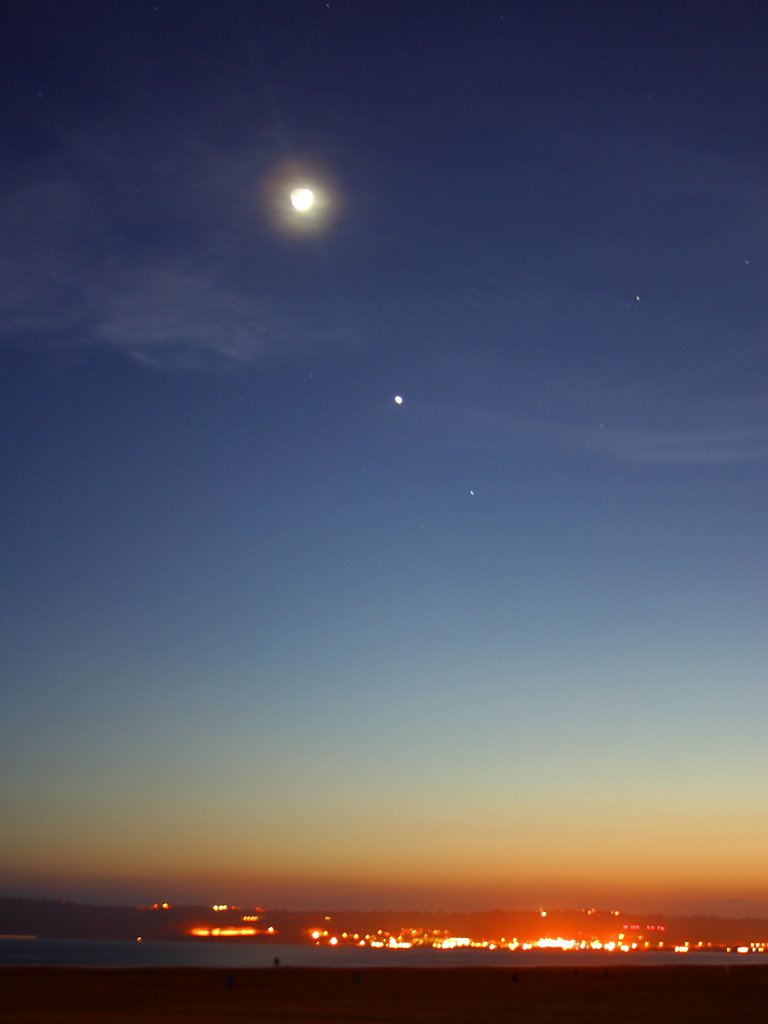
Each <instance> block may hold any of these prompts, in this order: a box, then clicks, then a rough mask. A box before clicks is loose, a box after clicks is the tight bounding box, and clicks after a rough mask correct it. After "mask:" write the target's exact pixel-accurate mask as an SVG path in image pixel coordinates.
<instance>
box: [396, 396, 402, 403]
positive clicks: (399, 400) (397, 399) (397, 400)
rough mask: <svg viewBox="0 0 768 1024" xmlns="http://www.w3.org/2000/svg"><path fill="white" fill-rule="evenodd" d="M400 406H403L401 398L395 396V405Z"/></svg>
mask: <svg viewBox="0 0 768 1024" xmlns="http://www.w3.org/2000/svg"><path fill="white" fill-rule="evenodd" d="M402 404H403V396H402V395H395V405H402Z"/></svg>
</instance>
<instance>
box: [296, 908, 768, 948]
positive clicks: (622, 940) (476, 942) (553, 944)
mask: <svg viewBox="0 0 768 1024" xmlns="http://www.w3.org/2000/svg"><path fill="white" fill-rule="evenodd" d="M543 916H545V915H544V914H542V917H543ZM625 927H627V928H633V929H636V928H638V927H639V926H637V925H627V926H625ZM647 927H648V928H649V929H651V928H652V929H654V930H658V931H664V925H648V926H647ZM308 936H309V938H310V939H311V940H312V942H314V944H315V945H316V946H368V947H370V948H371V949H411V948H414V947H428V948H430V949H441V950H443V949H488V950H491V951H492V950H496V949H507V950H510V951H511V952H517V951H518V950H520V951H522V952H528V951H529V950H534V949H538V950H559V951H561V952H569V951H571V950H581V951H585V950H586V951H596V952H597V951H599V952H604V953H632V952H637V951H645V950H666V951H667V952H670V951H674V952H675V953H683V954H685V953H689V952H692V951H697V950H698V951H704V950H706V951H711V950H723V951H725V952H728V953H730V952H737V953H766V952H768V942H752V943H750V944H749V945H745V946H736V947H731V946H715V945H713V944H712V943H711V942H707V943H705V942H698V943H691V942H685V943H683V944H681V945H675V946H665V943H664V941H663V940H657V941H655V942H651V941H650V940H647V939H645V940H642V939H641V940H640V941H638V940H634V939H631V938H629V937H627V935H626V933H625V932H619V933H618V935H617V937H616V939H609V940H608V941H603V940H602V939H598V938H590V939H584V938H579V939H572V938H563V936H561V935H559V936H557V938H553V937H551V936H544V937H542V938H539V939H534V940H531V941H520V940H519V939H517V938H512V939H507V938H506V937H502V938H500V939H472V938H469V936H466V935H450V934H448V932H446V931H439V930H437V929H435V930H433V931H425V930H422V929H419V928H404V929H402V930H401V931H400V932H399V933H397V934H393V933H391V932H388V931H386V930H384V929H379V930H378V931H377V932H375V933H366V934H361V933H358V932H341V934H340V935H334V934H332V933H331V932H329V931H328V929H327V928H313V929H311V930H310V931H309V932H308Z"/></svg>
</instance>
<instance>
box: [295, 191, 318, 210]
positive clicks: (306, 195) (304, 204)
mask: <svg viewBox="0 0 768 1024" xmlns="http://www.w3.org/2000/svg"><path fill="white" fill-rule="evenodd" d="M314 205H315V193H314V192H313V191H312V189H311V188H305V187H302V188H295V189H294V190H293V191H292V192H291V206H292V207H293V208H294V210H296V212H297V213H307V212H308V211H309V210H311V209H312V207H313V206H314Z"/></svg>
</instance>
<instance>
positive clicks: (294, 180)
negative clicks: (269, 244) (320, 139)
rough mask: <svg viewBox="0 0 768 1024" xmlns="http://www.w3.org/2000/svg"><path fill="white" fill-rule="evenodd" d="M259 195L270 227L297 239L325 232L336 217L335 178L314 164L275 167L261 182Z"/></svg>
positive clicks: (286, 163) (294, 162) (288, 162)
mask: <svg viewBox="0 0 768 1024" xmlns="http://www.w3.org/2000/svg"><path fill="white" fill-rule="evenodd" d="M262 196H263V202H264V207H265V210H266V213H267V216H268V217H269V219H270V220H271V222H272V225H273V227H274V228H276V229H277V230H278V231H279V232H280V233H281V234H285V235H294V236H296V237H297V238H300V237H302V236H306V235H313V234H317V233H318V232H324V231H327V230H328V228H330V227H331V225H332V224H333V223H334V222H335V220H336V219H337V217H338V215H339V208H340V201H341V196H340V193H339V189H338V188H337V187H336V186H335V184H334V176H333V174H332V173H330V172H329V171H328V169H327V168H324V167H322V166H320V165H318V163H317V161H309V160H308V161H303V160H302V161H299V160H285V161H283V162H282V163H280V164H277V165H276V166H275V167H273V168H272V170H271V171H270V172H269V173H268V174H267V175H266V177H265V178H264V179H263V180H262Z"/></svg>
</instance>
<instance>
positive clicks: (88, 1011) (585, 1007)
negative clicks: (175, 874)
mask: <svg viewBox="0 0 768 1024" xmlns="http://www.w3.org/2000/svg"><path fill="white" fill-rule="evenodd" d="M767 1005H768V965H754V964H752V965H750V964H734V965H732V966H714V965H713V966H707V965H695V966H690V965H687V964H686V965H680V966H677V965H660V966H656V967H650V966H648V967H635V966H624V965H621V964H616V965H610V966H606V967H581V966H579V967H569V966H567V965H564V966H541V967H524V968H499V967H436V968H430V967H388V968H377V967H366V968H361V969H356V968H350V967H331V968H328V967H277V968H275V967H271V968H253V969H251V968H232V969H227V968H222V967H203V968H197V967H196V968H189V967H129V968H125V967H120V968H113V967H79V966H57V967H51V966H38V965H24V966H14V967H2V966H0V1024H43V1022H45V1021H51V1022H53V1024H55V1022H56V1021H60V1022H61V1024H80V1022H83V1024H85V1022H89V1021H90V1022H93V1021H94V1020H97V1019H98V1020H99V1021H100V1022H104V1024H128V1022H129V1021H138V1022H141V1021H145V1022H147V1024H150V1022H151V1024H157V1022H159V1021H162V1020H169V1019H182V1018H183V1019H184V1022H185V1024H213V1022H214V1021H220V1020H221V1019H223V1018H224V1017H226V1019H231V1020H238V1019H240V1020H243V1021H254V1022H270V1021H281V1020H290V1021H292V1022H297V1024H319V1022H320V1021H324V1022H327V1021H328V1020H329V1019H332V1020H334V1021H339V1022H347V1024H356V1022H363V1021H365V1022H366V1024H377V1022H379V1021H381V1022H385V1021H386V1022H403V1024H404V1022H406V1021H413V1020H416V1019H418V1020H423V1021H430V1020H434V1021H438V1020H439V1021H440V1022H442V1024H451V1022H459V1021H473V1022H477V1024H495V1022H497V1021H509V1022H511V1024H515V1022H520V1024H522V1022H533V1021H535V1022H537V1024H548V1022H553V1024H554V1022H555V1021H558V1022H560V1021H565V1020H567V1021H569V1022H571V1021H573V1022H580V1024H592V1022H594V1024H597V1022H602V1021H606V1020H621V1021H622V1024H646V1022H647V1021H649V1020H653V1021H654V1024H664V1022H677V1021H681V1020H696V1021H697V1024H741V1022H743V1024H754V1022H755V1021H756V1020H758V1019H760V1014H761V1013H764V1012H765V1007H766V1006H767Z"/></svg>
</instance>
